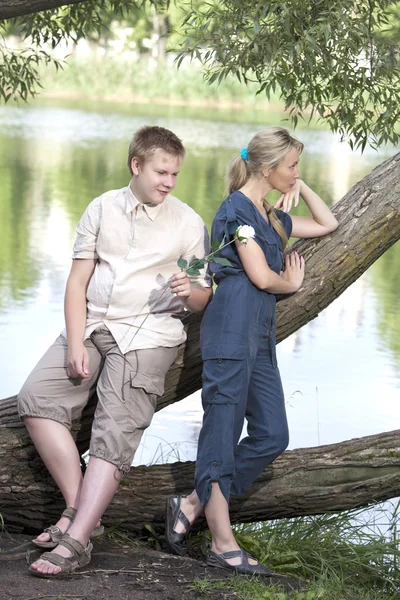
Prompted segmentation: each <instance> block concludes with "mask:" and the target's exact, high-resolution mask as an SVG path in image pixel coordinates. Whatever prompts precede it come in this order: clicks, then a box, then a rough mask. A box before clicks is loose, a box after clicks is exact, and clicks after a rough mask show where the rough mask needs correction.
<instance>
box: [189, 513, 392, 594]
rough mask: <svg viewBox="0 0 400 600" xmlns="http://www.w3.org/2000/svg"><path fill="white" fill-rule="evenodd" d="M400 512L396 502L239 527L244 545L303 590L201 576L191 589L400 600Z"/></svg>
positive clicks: (239, 535)
mask: <svg viewBox="0 0 400 600" xmlns="http://www.w3.org/2000/svg"><path fill="white" fill-rule="evenodd" d="M399 513H400V503H399V502H398V503H386V504H384V505H377V506H376V507H374V509H373V510H368V511H366V510H365V509H358V510H352V511H345V512H342V513H339V514H325V515H318V516H315V517H302V518H296V519H279V520H276V521H271V522H265V523H255V524H249V525H237V526H235V528H234V529H235V535H236V539H237V541H238V543H239V544H240V546H241V547H243V548H244V549H245V550H248V551H249V552H250V553H251V554H253V555H254V556H256V557H257V558H258V559H259V560H260V561H261V562H262V563H265V564H266V565H268V566H269V567H270V568H271V569H272V570H273V571H276V572H278V573H280V574H282V575H286V576H289V577H294V578H298V579H300V580H302V581H304V582H305V589H304V590H303V591H301V592H299V591H293V592H285V591H283V590H282V588H281V589H279V588H277V587H271V586H267V585H266V584H264V583H263V582H262V581H261V580H258V579H256V578H252V579H251V578H246V577H243V576H232V577H231V578H230V579H227V580H224V581H222V582H221V581H217V582H211V581H208V580H207V579H201V580H199V579H198V580H196V581H194V582H193V584H192V586H191V589H193V590H196V591H198V592H202V593H205V594H208V595H207V596H206V597H207V598H212V593H213V592H216V591H217V590H225V591H226V592H228V591H229V592H230V593H232V594H235V595H234V597H235V598H237V599H238V600H286V599H290V600H316V599H321V600H395V599H396V600H399V599H400V585H399V577H400V568H399V564H400V563H399V559H400V549H399V544H398V531H397V529H398V522H399ZM203 536H204V534H203ZM196 537H197V536H196ZM229 597H231V596H229Z"/></svg>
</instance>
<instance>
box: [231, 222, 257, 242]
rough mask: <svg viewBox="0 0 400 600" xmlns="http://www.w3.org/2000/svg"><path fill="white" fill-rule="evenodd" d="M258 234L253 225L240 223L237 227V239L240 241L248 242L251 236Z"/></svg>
mask: <svg viewBox="0 0 400 600" xmlns="http://www.w3.org/2000/svg"><path fill="white" fill-rule="evenodd" d="M255 235H256V232H255V231H254V227H252V226H251V225H240V226H239V227H238V228H237V229H236V233H235V236H236V239H237V240H239V242H243V244H246V243H247V241H248V240H249V239H250V238H254V237H255Z"/></svg>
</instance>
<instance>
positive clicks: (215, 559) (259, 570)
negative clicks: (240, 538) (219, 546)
mask: <svg viewBox="0 0 400 600" xmlns="http://www.w3.org/2000/svg"><path fill="white" fill-rule="evenodd" d="M230 558H241V559H242V561H241V562H240V563H239V564H238V565H232V564H231V563H230V562H228V560H227V559H230ZM249 559H252V560H256V559H255V558H253V557H252V556H250V554H249V553H248V552H246V551H245V550H230V551H229V552H223V553H222V554H217V553H216V552H213V551H212V550H211V549H210V550H209V551H208V556H207V559H206V564H207V565H208V566H210V567H219V568H220V569H228V570H229V571H234V572H235V573H241V574H242V575H264V576H267V577H270V576H271V575H273V573H272V571H270V570H269V569H268V568H267V567H264V566H263V565H261V564H260V563H259V562H258V561H257V562H256V564H251V563H250V562H249Z"/></svg>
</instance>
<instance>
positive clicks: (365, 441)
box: [0, 153, 400, 531]
mask: <svg viewBox="0 0 400 600" xmlns="http://www.w3.org/2000/svg"><path fill="white" fill-rule="evenodd" d="M399 181H400V153H399V154H397V155H396V156H394V157H393V158H391V159H389V160H387V161H386V162H384V163H383V164H381V165H380V166H379V167H377V168H376V169H375V170H374V171H373V172H372V173H371V174H370V175H368V176H367V177H365V178H364V179H363V180H362V181H360V182H359V183H357V184H356V185H355V186H354V187H353V188H352V189H351V190H350V191H349V192H348V194H347V195H346V196H345V198H344V199H343V200H341V202H340V203H338V204H337V205H336V206H335V208H334V213H335V215H336V217H337V219H338V221H339V225H340V226H339V228H338V230H337V231H335V232H334V233H333V234H332V235H328V236H325V237H324V238H319V239H312V240H307V241H300V242H298V243H296V248H297V249H298V251H300V252H301V254H303V255H304V256H305V259H306V266H307V274H306V279H305V282H304V285H303V287H302V288H301V290H299V292H297V294H295V295H293V296H291V297H288V298H286V299H285V300H282V301H281V302H279V305H278V311H277V312H278V315H277V338H278V340H279V341H281V340H282V339H284V338H286V337H287V336H289V335H290V334H291V333H293V332H294V331H296V330H297V329H299V328H300V327H301V326H302V325H304V324H305V323H307V322H308V321H310V320H311V319H313V318H315V317H316V316H317V315H318V314H319V312H320V311H321V310H323V309H324V308H325V307H326V306H328V305H329V304H330V303H331V302H332V301H333V300H334V299H335V298H336V297H337V296H339V295H340V294H341V293H342V292H343V291H344V290H345V289H346V288H347V287H348V286H349V285H350V284H351V283H353V281H355V280H356V279H357V278H358V277H359V276H360V275H361V274H362V273H363V272H364V271H365V270H366V269H367V268H368V267H369V266H370V265H371V264H372V263H373V262H374V261H375V260H376V259H377V258H379V256H381V255H382V254H383V252H385V250H386V249H387V248H389V247H390V246H391V245H392V244H394V243H395V242H396V241H397V240H398V239H399V238H400V194H399V190H398V188H399V183H398V182H399ZM199 325H200V317H199V316H198V315H191V316H190V317H189V319H188V322H187V331H188V340H187V342H186V344H185V345H183V346H182V348H181V352H180V355H179V357H178V360H177V361H176V363H175V365H174V366H173V367H172V369H171V370H170V372H169V374H168V377H167V381H166V391H165V394H164V395H163V396H162V398H160V400H159V403H158V407H157V408H158V410H160V409H161V408H163V407H165V406H167V405H169V404H171V403H173V402H176V401H177V400H180V399H182V398H184V397H186V396H187V395H189V394H190V393H192V392H194V391H196V390H198V389H199V388H200V387H201V359H200V349H199ZM95 402H96V398H93V399H92V401H91V402H90V403H89V405H88V406H87V408H86V410H85V412H84V414H83V415H82V419H81V420H80V421H79V422H76V423H74V427H73V434H74V436H75V439H76V441H77V445H78V448H79V449H80V451H81V453H82V452H84V451H85V450H86V449H87V448H88V442H89V436H90V427H91V420H92V416H93V410H94V406H95ZM399 460H400V445H399V432H398V431H397V432H392V433H391V434H387V433H385V434H381V435H378V436H372V437H368V438H361V439H359V440H355V441H351V442H345V443H343V444H337V445H334V446H325V447H320V448H313V449H303V450H296V451H292V452H286V453H285V454H284V455H283V456H282V457H281V458H280V459H278V460H277V461H275V462H274V465H273V466H272V467H270V468H269V469H267V470H266V471H265V473H264V474H263V475H262V476H261V477H260V478H259V480H258V481H257V482H256V483H255V485H254V486H253V488H252V490H251V491H250V493H249V494H248V495H247V496H246V497H245V499H244V500H241V501H240V502H237V503H234V504H233V513H232V515H233V519H234V520H240V521H250V520H262V519H268V518H273V517H277V516H297V515H305V514H315V513H318V512H324V511H326V510H341V509H343V508H350V507H352V506H361V505H364V504H367V503H368V502H371V501H373V500H385V499H387V498H390V497H394V496H396V495H399V494H400V469H399ZM193 468H194V467H193V464H192V463H177V464H174V465H163V466H152V467H149V468H144V467H138V468H134V469H132V470H131V473H130V474H129V475H128V476H127V477H126V478H125V479H124V480H123V481H122V485H121V488H120V491H119V492H118V494H117V496H116V498H115V500H114V501H113V503H112V504H111V505H110V507H109V509H108V510H107V513H106V523H116V522H118V521H119V520H125V519H126V521H127V522H126V524H125V526H126V527H129V528H131V529H135V530H139V529H140V528H141V527H142V525H143V523H151V524H153V525H155V526H158V525H160V524H161V522H162V512H163V506H162V503H163V501H164V500H163V499H164V498H165V495H167V494H168V493H173V492H174V491H176V490H178V491H185V492H187V491H190V489H191V486H192V480H193ZM61 508H62V502H61V500H60V496H59V494H58V492H57V490H56V487H55V484H54V482H53V481H52V479H51V478H50V477H49V475H48V474H47V473H46V470H45V468H44V467H43V464H42V463H41V460H40V458H39V457H38V455H37V453H36V451H35V449H34V448H33V446H32V444H31V442H30V439H29V437H28V435H27V432H26V430H25V428H24V426H23V424H22V423H21V422H20V420H19V418H18V416H17V412H16V403H15V397H14V398H9V399H6V400H2V401H0V512H1V513H2V514H3V517H4V519H5V521H6V524H7V527H9V528H17V529H18V528H19V529H21V528H24V527H25V528H29V529H31V530H35V531H37V530H39V529H41V528H42V527H43V526H45V525H48V523H49V522H50V521H54V519H56V518H57V516H58V515H59V513H60V511H61Z"/></svg>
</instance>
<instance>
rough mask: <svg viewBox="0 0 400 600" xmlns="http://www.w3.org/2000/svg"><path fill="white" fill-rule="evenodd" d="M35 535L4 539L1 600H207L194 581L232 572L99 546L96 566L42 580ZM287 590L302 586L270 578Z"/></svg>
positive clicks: (0, 542)
mask: <svg viewBox="0 0 400 600" xmlns="http://www.w3.org/2000/svg"><path fill="white" fill-rule="evenodd" d="M31 537H32V536H27V535H20V534H18V535H14V534H12V535H11V534H8V533H4V532H3V533H2V534H0V600H17V599H18V600H39V599H40V600H187V599H188V598H190V599H193V600H206V599H207V600H208V599H210V598H211V595H210V593H206V594H205V593H200V592H197V591H193V590H190V589H189V586H190V584H191V583H192V582H193V581H194V579H196V578H205V577H207V578H208V579H225V578H227V577H229V576H230V573H229V571H225V570H223V569H215V568H212V567H211V568H210V567H208V568H207V567H206V566H205V564H204V563H203V562H202V561H200V560H196V559H194V558H190V557H183V558H182V557H179V556H173V555H171V554H166V553H164V552H157V551H156V550H152V549H151V548H149V547H148V546H146V545H144V544H140V543H137V544H136V543H134V544H130V545H121V544H114V543H111V542H110V541H108V540H107V539H105V538H103V539H102V540H101V541H96V543H95V546H94V550H93V554H92V561H91V563H90V565H88V566H87V567H84V568H83V569H82V570H80V571H77V572H76V573H74V574H72V575H68V576H65V577H64V578H62V579H59V578H57V579H40V578H39V577H34V576H32V575H31V574H30V573H29V571H28V563H31V562H33V561H34V560H35V559H36V558H38V556H39V555H40V553H41V552H40V551H39V549H37V548H36V547H35V546H34V545H33V544H31V543H30V539H31ZM268 580H269V582H270V583H271V584H276V583H277V582H279V583H281V584H282V585H283V587H284V588H286V589H288V588H289V589H293V588H294V589H297V588H298V587H299V582H298V581H296V580H291V579H288V578H282V577H280V576H277V577H271V578H268ZM235 598H236V599H237V596H236V594H234V593H232V592H229V591H226V592H214V593H212V600H233V599H235Z"/></svg>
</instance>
